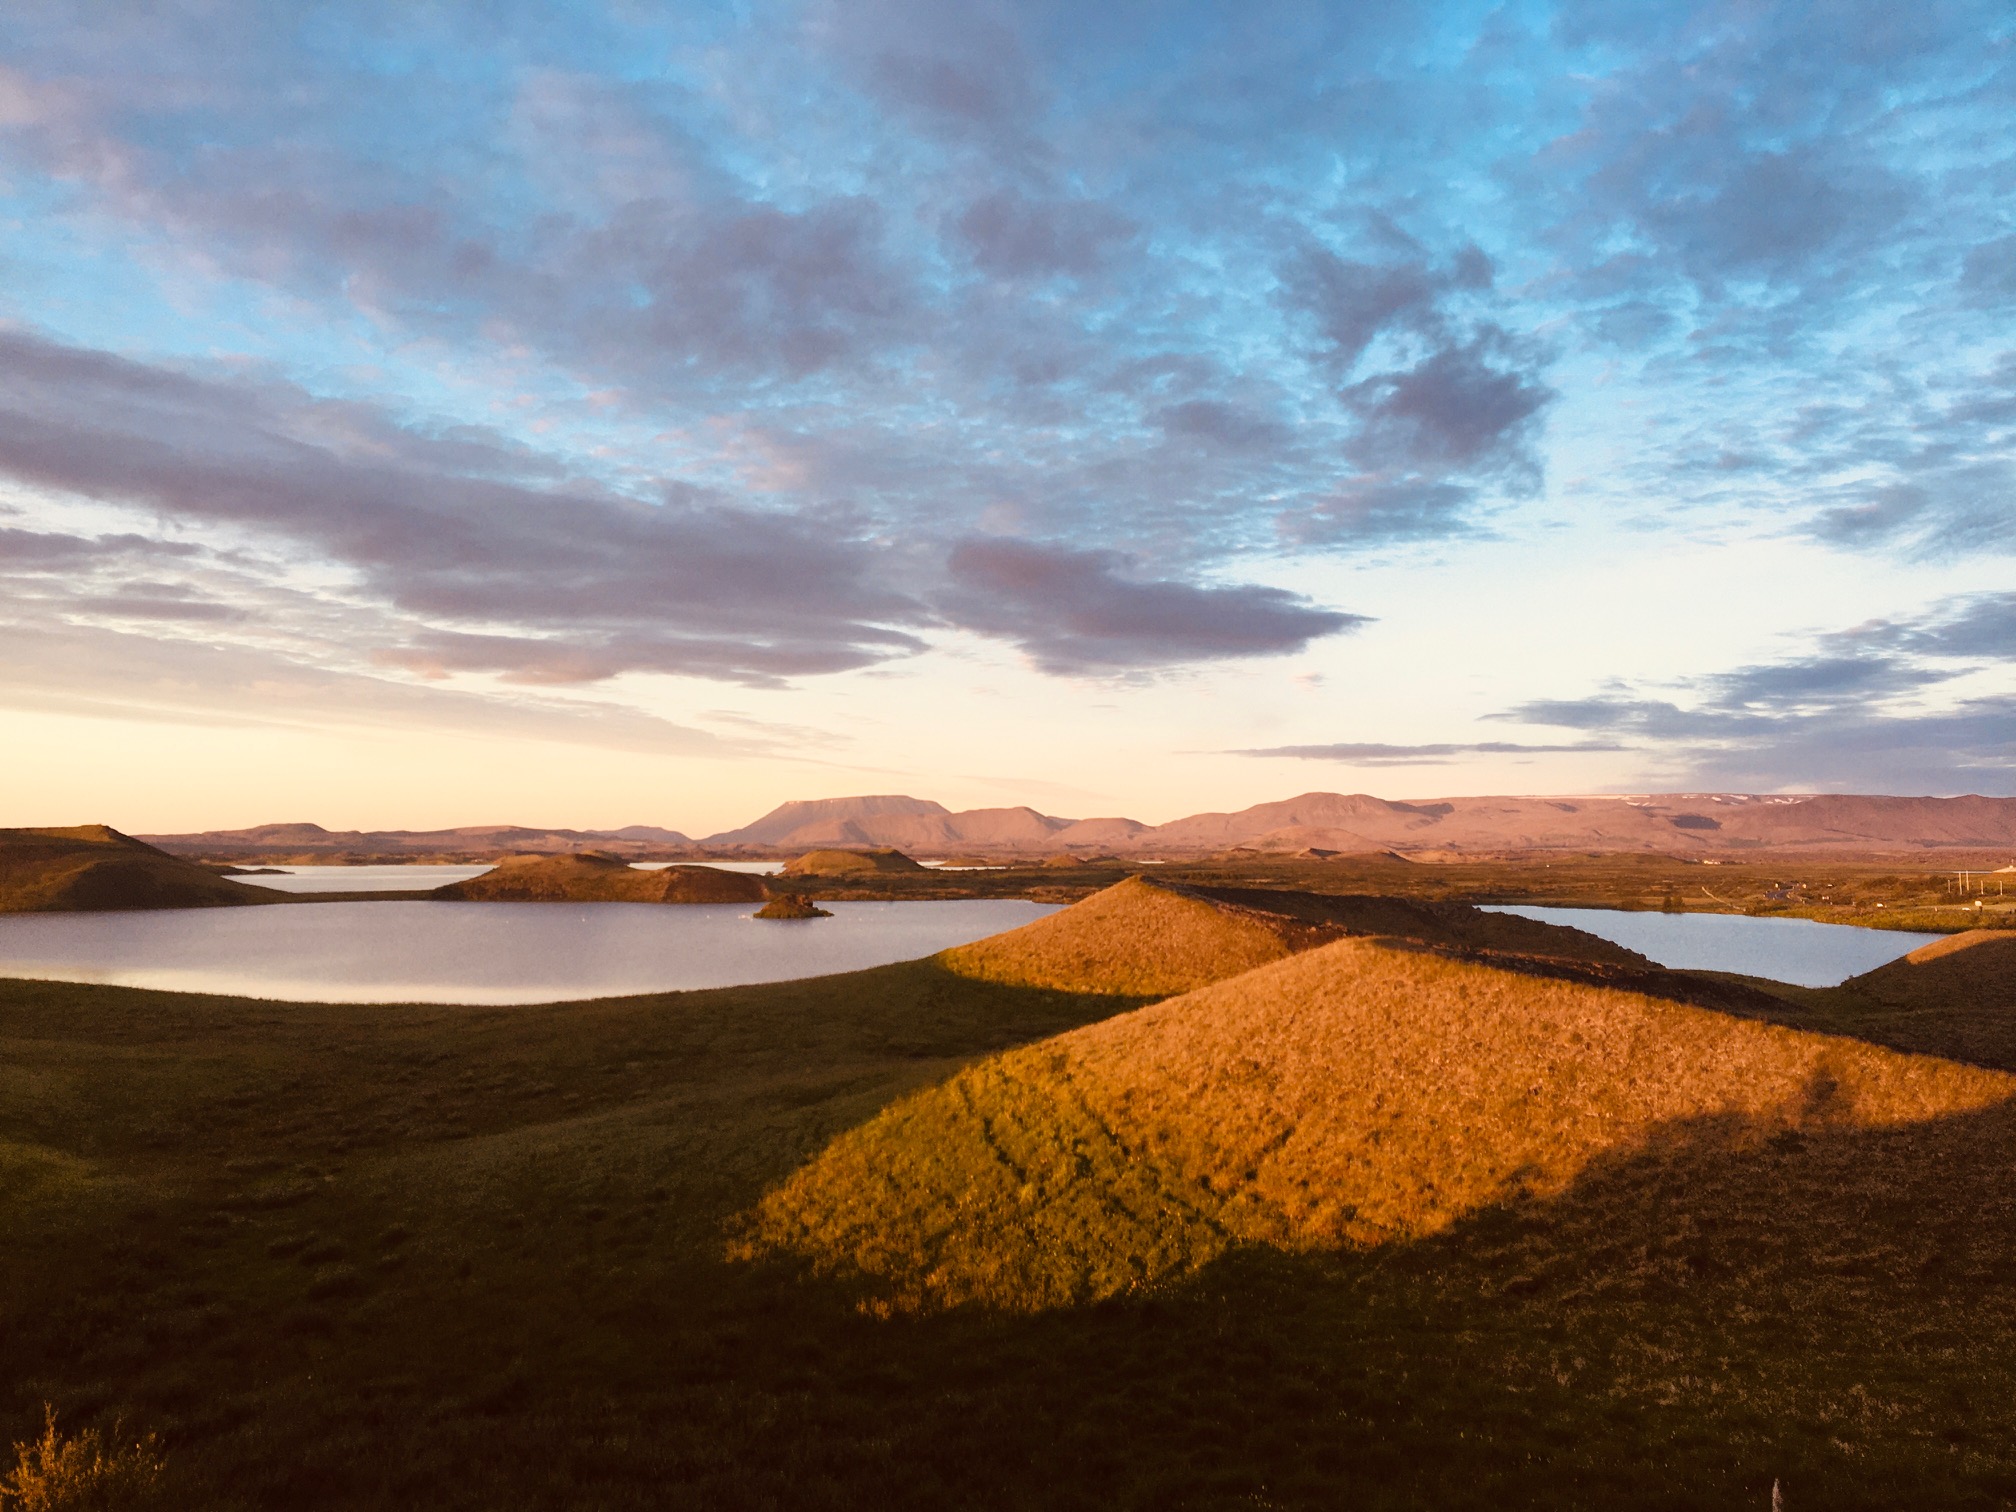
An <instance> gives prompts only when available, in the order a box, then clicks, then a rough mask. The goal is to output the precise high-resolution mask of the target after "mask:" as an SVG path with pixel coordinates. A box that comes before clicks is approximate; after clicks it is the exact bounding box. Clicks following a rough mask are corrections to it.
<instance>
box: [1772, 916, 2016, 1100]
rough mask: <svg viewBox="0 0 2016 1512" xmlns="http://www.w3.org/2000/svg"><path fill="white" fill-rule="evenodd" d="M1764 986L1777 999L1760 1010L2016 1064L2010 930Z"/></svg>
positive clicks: (1901, 1045)
mask: <svg viewBox="0 0 2016 1512" xmlns="http://www.w3.org/2000/svg"><path fill="white" fill-rule="evenodd" d="M1761 985H1768V986H1769V987H1770V991H1771V993H1772V995H1773V998H1774V1000H1775V1001H1774V1003H1773V1010H1772V1011H1766V1012H1764V1013H1763V1014H1761V1015H1760V1016H1763V1017H1769V1018H1774V1019H1777V1020H1778V1021H1780V1022H1783V1023H1789V1024H1795V1025H1798V1026H1800V1027H1802V1028H1804V1027H1811V1028H1815V1029H1820V1030H1823V1031H1825V1032H1828V1033H1834V1034H1853V1035H1857V1036H1859V1037H1861V1038H1864V1039H1869V1040H1874V1041H1876V1042H1877V1043H1879V1044H1884V1045H1893V1046H1895V1047H1897V1048H1898V1049H1900V1050H1912V1051H1917V1052H1919V1053H1922V1054H1927V1055H1942V1056H1946V1057H1948V1058H1950V1059H1953V1060H1961V1061H1969V1062H1972V1063H1973V1064H1975V1065H1979V1066H1997V1067H2001V1068H2003V1069H2007V1070H2016V934H2012V933H2010V932H2009V931H2007V930H1988V929H1976V930H1970V931H1968V932H1967V933H1965V934H1957V935H1951V936H1948V937H1947V938H1946V939H1943V940H1938V941H1935V942H1934V943H1932V944H1930V945H1921V946H1919V947H1918V949H1916V950H1914V951H1912V952H1911V953H1910V954H1909V955H1906V956H1902V957H1899V958H1898V959H1897V960H1894V961H1892V962H1890V963H1889V964H1888V965H1885V966H1879V967H1877V968H1876V969H1875V970H1874V971H1869V972H1864V973H1863V974H1862V975H1861V976H1858V977H1850V978H1849V979H1848V980H1847V981H1845V982H1843V983H1842V984H1841V985H1840V986H1838V987H1819V988H1798V987H1783V986H1778V985H1776V984H1761ZM1737 1011H1739V1012H1744V1011H1750V1010H1748V1009H1745V1008H1739V1009H1737Z"/></svg>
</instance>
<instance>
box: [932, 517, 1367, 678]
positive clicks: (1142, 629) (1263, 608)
mask: <svg viewBox="0 0 2016 1512" xmlns="http://www.w3.org/2000/svg"><path fill="white" fill-rule="evenodd" d="M949 565H950V568H951V580H952V584H951V587H950V589H949V590H948V591H947V592H946V594H945V595H944V596H943V598H942V599H941V601H940V607H941V608H942V609H943V611H944V612H945V614H946V616H947V617H948V618H949V619H950V620H952V622H953V623H955V624H959V625H962V626H964V627H966V628H967V629H971V630H977V631H980V632H981V633H983V634H989V635H998V636H1002V637H1004V638H1006V639H1009V640H1013V641H1014V642H1016V643H1017V644H1018V645H1020V646H1021V647H1022V648H1023V649H1024V650H1025V651H1027V652H1028V653H1029V655H1030V656H1031V658H1033V659H1034V661H1035V662H1036V664H1037V665H1038V666H1039V667H1041V668H1043V669H1044V670H1045V671H1050V672H1058V673H1084V672H1110V671H1124V670H1131V669H1137V668H1147V667H1156V666H1170V665H1175V664H1179V663H1185V662H1196V661H1206V660H1214V659H1220V658H1225V657H1243V656H1272V655H1279V654H1282V653H1284V652H1289V651H1299V650H1301V649H1302V648H1303V647H1304V646H1306V645H1308V644H1309V643H1310V642H1311V641H1313V640H1317V639H1320V638H1322V637H1324V636H1328V635H1335V634H1338V633H1340V632H1342V631H1346V630H1352V629H1356V628H1357V627H1358V626H1360V625H1362V624H1365V623H1366V620H1365V618H1364V616H1362V615H1355V614H1342V613H1339V612H1337V611H1335V610H1330V609H1323V608H1319V607H1317V606H1316V605H1313V604H1311V603H1309V602H1308V601H1307V600H1306V599H1303V598H1301V597H1299V596H1298V595H1295V594H1292V593H1288V592H1285V591H1283V590H1281V589H1279V588H1267V587H1260V586H1256V585H1252V584H1238V585H1233V586H1227V587H1207V586H1200V585H1198V584H1194V583H1184V582H1171V581H1156V580H1148V581H1143V580H1141V579H1138V578H1135V577H1131V576H1129V575H1128V574H1127V570H1126V569H1127V567H1128V565H1129V564H1128V563H1127V561H1126V559H1125V558H1123V557H1122V556H1120V555H1119V554H1118V553H1116V552H1110V551H1070V550H1066V549H1063V548H1060V547H1053V546H1043V545H1037V544H1034V543H1031V542H1026V541H1014V540H1005V539H999V538H974V539H970V540H966V541H962V542H961V543H959V545H958V546H957V547H956V548H954V550H953V552H952V555H951V558H950V563H949Z"/></svg>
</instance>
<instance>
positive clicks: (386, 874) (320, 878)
mask: <svg viewBox="0 0 2016 1512" xmlns="http://www.w3.org/2000/svg"><path fill="white" fill-rule="evenodd" d="M685 864H686V863H684V862H678V861H644V862H639V863H637V869H638V870H639V871H663V870H664V869H665V868H666V867H668V866H681V865H685ZM694 864H696V865H700V866H711V867H713V868H714V869H715V870H716V871H732V872H749V873H751V874H752V875H754V876H758V877H768V876H774V875H775V874H776V873H777V872H779V871H782V870H783V863H782V862H781V861H702V862H697V863H694ZM489 870H490V868H489V867H488V866H487V865H486V866H434V865H415V866H288V867H282V868H280V871H281V873H282V874H281V875H279V876H272V877H233V878H231V880H232V881H233V882H242V883H244V884H245V885H246V886H247V887H270V888H272V889H274V890H275V891H276V892H290V893H321V892H428V891H430V890H431V889H433V888H436V887H446V886H447V885H448V884H449V883H450V882H466V881H468V880H469V879H470V878H471V877H480V876H482V875H483V873H485V872H487V871H489Z"/></svg>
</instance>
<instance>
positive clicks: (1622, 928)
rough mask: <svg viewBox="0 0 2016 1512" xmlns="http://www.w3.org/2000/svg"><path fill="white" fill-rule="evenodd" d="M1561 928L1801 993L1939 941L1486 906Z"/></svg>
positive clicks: (1877, 932)
mask: <svg viewBox="0 0 2016 1512" xmlns="http://www.w3.org/2000/svg"><path fill="white" fill-rule="evenodd" d="M1486 911H1487V912H1489V913H1509V914H1518V915H1519V916H1520V917H1521V918H1525V919H1538V920H1540V921H1541V922H1542V923H1545V924H1566V925H1567V926H1569V927H1570V928H1571V929H1580V930H1582V931H1584V932H1585V933H1588V934H1593V935H1599V936H1601V937H1602V938H1603V939H1606V940H1608V941H1610V942H1611V943H1612V944H1615V945H1622V946H1623V947H1624V948H1625V949H1626V950H1635V951H1637V952H1638V953H1639V954H1640V955H1642V956H1648V957H1650V958H1651V959H1652V960H1654V961H1657V962H1658V963H1659V964H1660V965H1661V966H1670V967H1672V968H1673V969H1674V970H1676V971H1734V972H1740V973H1741V974H1742V975H1744V976H1759V977H1769V978H1770V979H1771V980H1772V981H1774V982H1790V983H1792V984H1793V985H1795V986H1798V987H1836V986H1839V985H1840V984H1841V983H1842V982H1845V981H1847V980H1848V978H1850V977H1852V976H1860V975H1861V974H1862V973H1863V972H1865V971H1874V970H1875V969H1876V968H1877V967H1878V966H1882V965H1886V964H1888V963H1889V962H1891V961H1894V960H1896V959H1897V958H1898V957H1899V956H1901V955H1908V954H1909V953H1910V952H1912V951H1914V950H1916V949H1917V948H1918V947H1919V946H1920V945H1930V944H1931V943H1932V942H1933V941H1934V940H1943V939H1945V938H1946V937H1945V936H1944V935H1936V934H1911V933H1907V932H1906V931H1904V930H1901V929H1860V928H1857V927H1856V926H1854V925H1852V924H1821V923H1819V922H1817V921H1815V920H1813V919H1753V918H1751V917H1750V916H1749V915H1747V914H1707V913H1693V914H1690V913H1672V914H1669V913H1630V912H1627V911H1625V910H1623V909H1618V908H1528V907H1525V906H1524V905H1520V906H1517V907H1514V906H1510V905H1496V904H1494V905H1491V906H1489V907H1488V908H1487V909H1486Z"/></svg>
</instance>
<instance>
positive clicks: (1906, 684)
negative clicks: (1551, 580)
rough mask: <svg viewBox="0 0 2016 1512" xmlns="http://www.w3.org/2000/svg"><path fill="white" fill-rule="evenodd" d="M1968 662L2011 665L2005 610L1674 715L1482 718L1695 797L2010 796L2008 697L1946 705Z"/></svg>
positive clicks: (1847, 646) (1930, 614) (1625, 692)
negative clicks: (1657, 778)
mask: <svg viewBox="0 0 2016 1512" xmlns="http://www.w3.org/2000/svg"><path fill="white" fill-rule="evenodd" d="M1978 658H1991V659H1994V660H1997V661H2000V662H2002V663H2003V664H2004V665H2009V664H2011V663H2016V598H2012V596H2010V595H1982V596H1978V597H1975V598H1971V599H1965V600H1961V601H1959V602H1957V603H1950V604H1945V605H1939V606H1935V607H1933V608H1932V609H1930V610H1928V611H1927V612H1926V613H1925V614H1923V615H1921V616H1918V617H1916V618H1914V619H1908V620H1903V621H1888V620H1885V621H1875V622H1871V623H1868V624H1864V625H1860V626H1857V627H1855V628H1853V629H1851V630H1846V631H1841V632H1837V633H1835V634H1832V635H1828V636H1823V637H1821V638H1820V648H1819V650H1818V652H1817V653H1816V654H1812V655H1807V656H1797V657H1788V658H1785V659H1783V660H1781V661H1777V662H1768V663H1759V664H1755V665H1751V666H1744V667H1737V668H1732V669H1730V670H1728V671H1725V672H1717V673H1711V674H1709V675H1706V676H1703V677H1698V678H1694V679H1691V680H1690V681H1689V682H1687V683H1686V684H1685V685H1684V686H1683V689H1682V694H1683V697H1684V701H1682V699H1678V698H1673V697H1660V696H1648V694H1647V693H1645V692H1642V691H1639V690H1636V689H1631V688H1626V689H1622V690H1619V691H1612V692H1605V693H1600V694H1596V695H1593V696H1589V697H1584V698H1569V699H1541V700H1533V701H1529V702H1526V703H1522V704H1519V705H1517V706H1516V707H1514V708H1512V709H1509V710H1507V711H1506V712H1505V713H1503V714H1501V715H1497V716H1493V717H1495V718H1499V719H1503V720H1507V721H1512V722H1516V723H1519V724H1526V725H1538V726H1542V727H1551V728H1555V729H1569V730H1577V731H1582V732H1586V733H1587V734H1588V735H1590V736H1594V737H1602V738H1608V739H1613V740H1618V741H1625V742H1630V743H1632V744H1633V745H1636V746H1639V747H1641V748H1643V749H1646V750H1647V751H1648V752H1652V753H1655V759H1657V760H1659V761H1660V762H1662V763H1663V764H1666V765H1670V766H1671V767H1672V768H1673V769H1674V770H1675V771H1676V773H1678V774H1679V779H1680V780H1682V781H1684V782H1686V783H1687V784H1689V785H1692V786H1697V787H1701V788H1704V789H1710V788H1716V787H1731V788H1744V787H1761V788H1763V789H1767V790H1768V789H1770V788H1776V787H1787V786H1807V787H1813V786H1820V787H1847V788H1859V789H1860V790H1862V791H1873V792H1898V793H1930V792H1949V793H1950V792H1978V791H2009V790H2011V789H2012V787H2016V695H2011V694H2009V693H2006V692H2000V691H1992V690H1991V691H1985V692H1974V693H1970V694H1959V695H1958V696H1956V690H1957V688H1958V687H1960V686H1962V683H1961V679H1963V678H1965V677H1967V676H1968V674H1970V673H1972V672H1975V671H1977V670H1978V661H1975V662H1974V664H1973V665H1967V664H1960V665H1956V663H1962V662H1964V661H1973V660H1974V659H1978ZM1975 686H1977V687H1978V684H1976V685H1975Z"/></svg>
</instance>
